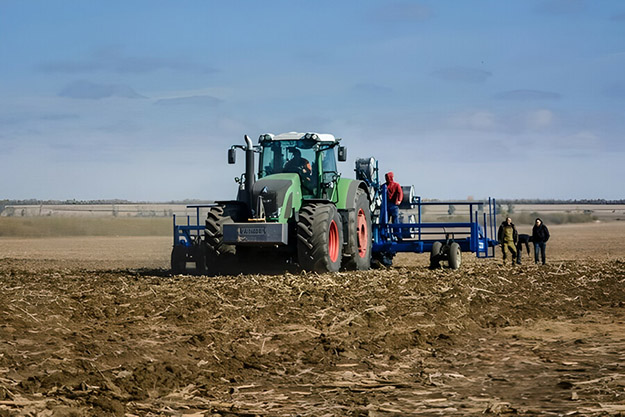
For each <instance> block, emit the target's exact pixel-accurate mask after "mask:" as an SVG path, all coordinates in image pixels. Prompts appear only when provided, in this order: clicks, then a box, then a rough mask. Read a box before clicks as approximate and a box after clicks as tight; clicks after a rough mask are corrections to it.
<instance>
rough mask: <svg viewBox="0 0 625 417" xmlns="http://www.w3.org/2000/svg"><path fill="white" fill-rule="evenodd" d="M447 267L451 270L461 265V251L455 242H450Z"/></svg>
mask: <svg viewBox="0 0 625 417" xmlns="http://www.w3.org/2000/svg"><path fill="white" fill-rule="evenodd" d="M448 262H449V267H450V268H451V269H459V268H460V265H461V264H462V251H461V250H460V245H459V244H458V243H457V242H452V243H451V244H450V245H449V258H448Z"/></svg>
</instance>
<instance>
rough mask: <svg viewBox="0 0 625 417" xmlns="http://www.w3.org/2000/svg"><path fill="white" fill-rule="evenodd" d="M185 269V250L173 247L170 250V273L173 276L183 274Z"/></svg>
mask: <svg viewBox="0 0 625 417" xmlns="http://www.w3.org/2000/svg"><path fill="white" fill-rule="evenodd" d="M186 269H187V248H186V247H184V246H174V247H173V249H172V250H171V273H172V274H174V275H178V274H184V273H185V272H186Z"/></svg>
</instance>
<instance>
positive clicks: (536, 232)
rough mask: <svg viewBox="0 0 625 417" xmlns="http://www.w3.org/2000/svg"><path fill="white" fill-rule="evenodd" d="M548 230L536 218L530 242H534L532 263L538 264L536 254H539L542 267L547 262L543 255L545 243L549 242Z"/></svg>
mask: <svg viewBox="0 0 625 417" xmlns="http://www.w3.org/2000/svg"><path fill="white" fill-rule="evenodd" d="M549 237H550V236H549V229H548V228H547V226H545V224H544V223H543V221H542V220H541V219H540V218H536V221H535V222H534V227H533V228H532V242H534V262H535V263H538V252H540V258H541V261H542V264H543V265H544V264H545V263H546V261H547V256H546V255H545V249H546V247H547V241H548V240H549Z"/></svg>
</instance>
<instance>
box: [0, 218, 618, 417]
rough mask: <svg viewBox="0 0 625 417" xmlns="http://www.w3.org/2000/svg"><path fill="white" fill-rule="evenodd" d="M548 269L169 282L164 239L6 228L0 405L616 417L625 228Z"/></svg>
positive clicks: (563, 231)
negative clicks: (18, 234) (32, 234)
mask: <svg viewBox="0 0 625 417" xmlns="http://www.w3.org/2000/svg"><path fill="white" fill-rule="evenodd" d="M550 229H551V233H552V236H553V238H552V240H551V241H550V242H549V244H548V264H547V265H545V266H537V265H534V263H533V262H528V261H530V260H531V258H530V257H527V254H524V255H525V259H524V261H525V262H524V265H522V266H515V267H512V266H510V265H505V266H503V265H502V262H501V259H500V256H499V252H498V253H497V254H498V257H497V258H496V259H487V260H476V259H474V258H473V256H472V255H469V254H465V258H464V261H465V262H464V265H463V267H462V268H461V270H459V271H451V270H446V269H440V270H433V271H432V270H429V269H427V268H426V266H427V262H428V258H427V255H402V256H399V257H398V258H396V266H394V267H393V268H390V269H386V270H375V271H367V272H360V273H351V272H350V273H339V274H334V275H331V274H328V275H316V274H290V273H287V274H283V275H245V276H243V275H241V276H221V277H193V276H170V275H169V272H168V270H167V266H168V265H167V263H168V259H169V250H170V245H171V242H170V239H168V238H158V237H137V238H133V237H122V238H104V237H97V238H89V237H81V238H45V239H13V238H10V239H9V238H4V239H0V290H1V291H0V416H12V415H32V416H35V415H37V416H91V415H99V416H106V415H116V416H123V415H139V416H143V415H153V416H154V415H167V416H256V415H258V416H297V415H301V416H344V415H345V416H405V415H443V416H455V415H484V414H487V415H488V414H490V415H515V414H516V415H527V416H535V415H584V416H603V415H625V242H624V239H623V237H625V224H622V223H619V222H615V223H607V224H605V223H604V224H587V225H575V226H572V225H571V226H558V227H555V226H554V227H551V228H550Z"/></svg>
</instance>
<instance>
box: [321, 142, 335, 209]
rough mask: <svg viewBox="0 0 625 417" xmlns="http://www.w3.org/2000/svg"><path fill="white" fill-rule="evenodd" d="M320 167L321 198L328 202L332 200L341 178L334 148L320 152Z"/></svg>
mask: <svg viewBox="0 0 625 417" xmlns="http://www.w3.org/2000/svg"><path fill="white" fill-rule="evenodd" d="M319 159H320V161H318V165H319V166H320V167H321V171H320V173H319V184H320V187H319V189H320V197H321V198H324V199H326V200H332V198H333V196H334V193H335V190H336V184H337V181H338V178H339V171H338V168H337V166H336V157H335V155H334V147H332V148H326V149H323V150H322V151H320V152H319Z"/></svg>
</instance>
